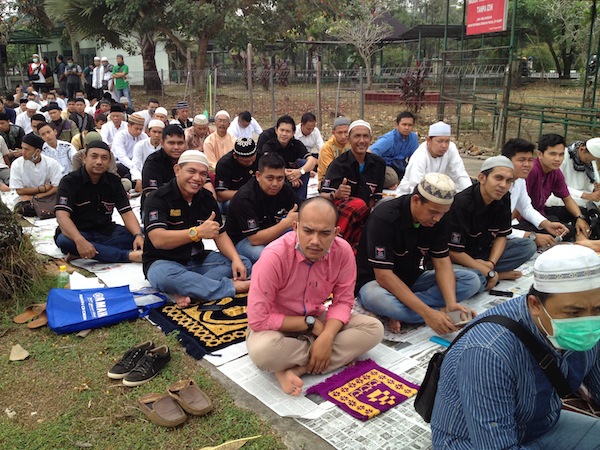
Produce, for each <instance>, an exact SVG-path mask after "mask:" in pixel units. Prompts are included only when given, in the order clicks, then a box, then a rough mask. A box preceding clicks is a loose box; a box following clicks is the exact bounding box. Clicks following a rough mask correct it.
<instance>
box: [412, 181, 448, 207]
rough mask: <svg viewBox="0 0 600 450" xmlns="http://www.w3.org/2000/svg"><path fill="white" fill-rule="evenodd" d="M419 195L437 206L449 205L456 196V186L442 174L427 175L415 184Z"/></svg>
mask: <svg viewBox="0 0 600 450" xmlns="http://www.w3.org/2000/svg"><path fill="white" fill-rule="evenodd" d="M417 189H418V191H419V194H421V195H422V196H423V197H425V198H426V199H427V200H429V201H431V202H433V203H437V204H438V205H451V204H452V202H453V201H454V196H455V195H456V185H455V184H454V181H452V179H451V178H450V177H449V176H448V175H446V174H443V173H428V174H427V175H425V176H424V177H423V179H422V180H421V182H420V183H419V184H417Z"/></svg>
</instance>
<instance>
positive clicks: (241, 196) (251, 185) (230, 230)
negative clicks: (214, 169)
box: [225, 178, 300, 244]
mask: <svg viewBox="0 0 600 450" xmlns="http://www.w3.org/2000/svg"><path fill="white" fill-rule="evenodd" d="M294 203H295V204H297V205H298V207H299V206H300V199H299V198H298V195H297V194H296V192H294V190H293V189H292V187H291V186H289V185H287V184H285V183H284V185H283V188H282V189H281V191H279V193H278V194H277V195H274V196H271V195H267V194H265V193H264V192H263V190H262V189H261V188H260V186H259V184H258V181H257V180H256V178H253V179H252V180H250V181H249V182H248V183H246V184H245V185H243V186H242V187H241V188H240V189H239V190H238V191H237V193H236V194H235V195H234V196H233V198H232V199H231V203H230V204H229V208H227V220H226V221H225V226H226V228H227V234H229V237H230V238H231V240H232V241H233V243H234V244H237V243H238V242H239V241H241V240H242V239H244V238H247V237H248V236H252V235H253V234H256V233H258V232H259V231H260V230H266V229H267V228H270V227H272V226H273V225H277V224H278V223H279V222H281V220H282V219H283V218H284V217H285V216H286V215H287V213H288V212H289V211H290V210H291V209H292V208H293V207H294Z"/></svg>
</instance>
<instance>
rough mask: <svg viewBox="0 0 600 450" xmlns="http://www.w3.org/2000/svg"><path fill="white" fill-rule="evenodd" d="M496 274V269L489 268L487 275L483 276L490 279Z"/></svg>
mask: <svg viewBox="0 0 600 450" xmlns="http://www.w3.org/2000/svg"><path fill="white" fill-rule="evenodd" d="M495 276H496V271H495V270H490V271H489V272H488V274H487V277H485V278H486V279H488V280H491V279H492V278H494V277H495Z"/></svg>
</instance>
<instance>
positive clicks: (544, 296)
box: [527, 284, 554, 305]
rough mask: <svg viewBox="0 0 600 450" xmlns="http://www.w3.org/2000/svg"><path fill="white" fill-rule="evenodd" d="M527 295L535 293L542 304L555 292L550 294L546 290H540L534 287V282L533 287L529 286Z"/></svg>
mask: <svg viewBox="0 0 600 450" xmlns="http://www.w3.org/2000/svg"><path fill="white" fill-rule="evenodd" d="M527 295H533V296H534V297H537V298H538V299H539V300H540V303H541V304H542V305H545V304H546V302H547V301H548V299H549V298H550V297H552V296H553V295H554V294H548V293H546V292H540V291H538V290H537V289H536V288H534V287H533V284H532V285H531V287H530V288H529V292H528V293H527Z"/></svg>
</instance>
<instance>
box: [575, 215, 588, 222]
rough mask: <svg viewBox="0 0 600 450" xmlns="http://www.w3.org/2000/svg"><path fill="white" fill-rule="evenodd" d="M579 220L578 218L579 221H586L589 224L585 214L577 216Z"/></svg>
mask: <svg viewBox="0 0 600 450" xmlns="http://www.w3.org/2000/svg"><path fill="white" fill-rule="evenodd" d="M577 218H578V219H581V220H585V221H586V222H587V220H586V219H585V216H584V215H583V214H579V215H578V216H577Z"/></svg>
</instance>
